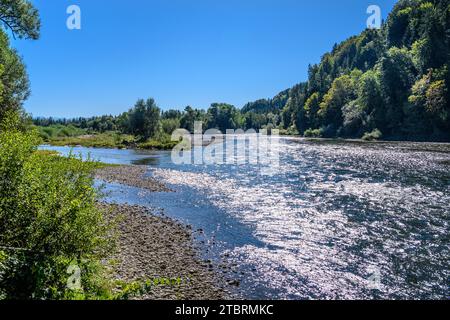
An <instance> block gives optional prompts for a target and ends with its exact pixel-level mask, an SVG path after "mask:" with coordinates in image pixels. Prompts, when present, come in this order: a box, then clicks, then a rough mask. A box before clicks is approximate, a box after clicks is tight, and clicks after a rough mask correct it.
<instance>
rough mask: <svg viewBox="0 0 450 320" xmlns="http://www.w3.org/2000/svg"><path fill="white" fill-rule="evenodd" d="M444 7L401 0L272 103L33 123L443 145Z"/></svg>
mask: <svg viewBox="0 0 450 320" xmlns="http://www.w3.org/2000/svg"><path fill="white" fill-rule="evenodd" d="M449 8H450V7H449V3H448V0H401V1H399V2H398V3H397V4H396V5H395V7H394V9H393V11H392V12H391V13H390V14H389V16H388V18H387V20H386V21H385V22H384V23H383V25H382V27H381V29H367V30H364V31H363V32H362V33H361V34H359V35H358V36H353V37H350V38H349V39H347V40H345V41H343V42H342V43H339V44H336V45H334V47H333V49H332V50H331V52H328V53H325V54H324V55H323V56H322V59H321V62H320V63H318V64H315V65H310V66H309V69H308V80H307V81H306V82H304V83H299V84H297V85H295V86H294V87H292V88H290V89H287V90H284V91H283V92H281V93H279V94H278V95H277V96H275V97H274V98H272V99H260V100H257V101H254V102H250V103H248V104H246V105H245V106H244V107H243V108H241V109H238V108H236V107H235V106H233V105H230V104H226V103H214V104H212V105H211V106H210V108H208V109H207V110H203V109H195V108H192V107H186V109H185V110H184V111H177V110H169V111H161V110H160V109H159V108H158V107H157V106H156V104H155V101H154V100H153V99H149V100H147V101H143V100H139V101H138V102H137V103H136V105H135V106H134V107H133V108H131V109H130V110H129V111H128V112H125V113H123V114H121V115H119V116H115V117H113V116H101V117H93V118H88V119H86V118H80V119H71V120H66V119H62V120H61V119H59V120H55V119H34V122H35V123H36V124H39V125H48V124H51V123H53V122H56V123H64V124H72V125H74V126H76V127H81V128H86V129H90V130H93V131H100V132H103V131H107V130H118V131H121V132H123V133H131V134H138V135H140V136H142V137H144V138H148V137H150V136H152V135H155V134H156V133H157V132H161V131H162V132H165V133H167V134H170V133H171V132H172V131H173V130H174V129H175V128H178V127H179V128H184V129H187V130H189V131H192V130H193V123H194V121H203V123H204V124H205V126H204V129H208V128H217V129H220V130H221V131H222V132H225V130H226V129H236V128H243V129H250V128H252V129H257V130H258V129H261V128H279V129H280V130H282V132H284V133H290V134H300V135H304V136H312V137H329V138H332V137H342V138H361V137H363V136H364V137H367V138H381V137H383V138H385V139H398V140H438V141H450V103H449V101H450V97H449V90H448V83H449V82H450V78H449V77H450V71H449V61H450V49H449V48H450V25H449V24H450V17H449V15H450V9H449Z"/></svg>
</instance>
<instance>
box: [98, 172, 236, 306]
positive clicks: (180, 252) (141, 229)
mask: <svg viewBox="0 0 450 320" xmlns="http://www.w3.org/2000/svg"><path fill="white" fill-rule="evenodd" d="M147 170H148V169H147V167H146V166H136V165H122V166H104V167H100V168H99V169H97V170H96V171H95V178H96V179H100V180H103V181H105V182H109V183H119V184H123V185H127V186H133V187H137V188H141V189H146V190H148V191H151V192H171V190H170V189H169V188H168V187H167V186H165V185H164V184H163V183H161V182H160V181H157V180H156V179H154V178H152V177H150V176H148V175H147ZM98 206H99V207H100V208H101V209H103V210H104V211H105V212H107V214H108V217H110V218H111V219H115V218H119V219H118V221H119V223H118V253H117V255H116V256H115V257H114V260H116V261H117V264H116V266H115V268H114V269H115V277H116V279H117V280H122V281H127V282H130V281H148V280H149V281H150V282H151V283H154V286H153V287H152V290H151V291H150V292H149V293H148V294H146V295H144V296H142V297H140V299H169V300H180V299H187V300H210V299H226V298H227V297H229V296H230V294H229V293H228V292H227V290H226V288H225V287H226V281H225V280H224V279H222V278H221V277H220V276H219V274H218V273H216V272H215V271H214V267H213V265H212V264H211V262H206V261H202V259H201V258H200V253H199V252H198V249H197V248H195V246H194V242H193V237H194V232H193V231H192V229H191V227H190V226H185V225H183V224H181V223H179V222H177V221H175V220H172V219H170V218H168V217H165V216H164V214H161V213H160V212H159V211H158V214H156V211H157V210H156V209H149V208H146V207H141V206H132V205H128V204H120V205H119V204H105V203H99V204H98Z"/></svg>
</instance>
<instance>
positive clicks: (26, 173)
mask: <svg viewBox="0 0 450 320" xmlns="http://www.w3.org/2000/svg"><path fill="white" fill-rule="evenodd" d="M39 143H40V139H39V137H38V134H37V132H36V131H34V130H31V131H25V132H23V131H21V130H18V129H17V117H15V118H11V117H7V118H6V120H5V121H3V124H2V130H1V132H0V249H1V250H2V254H1V255H2V261H1V263H0V292H1V295H2V296H4V297H6V298H8V299H31V298H34V299H41V298H49V299H62V298H80V297H83V298H92V297H96V296H98V295H101V294H103V293H104V292H107V290H109V289H108V288H107V286H106V284H107V282H105V277H104V275H103V273H104V272H105V270H104V266H103V265H102V264H101V263H100V261H101V260H102V259H105V258H107V257H108V255H109V254H110V252H111V250H112V249H113V248H114V241H113V238H112V236H113V234H112V225H111V223H110V222H108V221H107V220H106V219H105V218H104V213H103V212H101V211H99V210H98V209H97V208H96V206H95V204H96V201H97V191H96V189H95V188H94V186H93V175H92V170H93V169H94V168H95V167H96V166H95V165H94V164H93V163H92V162H89V161H87V162H82V161H80V160H79V159H77V158H75V157H74V156H70V157H69V158H67V159H66V158H61V157H57V156H54V155H48V154H46V153H42V152H36V150H37V146H38V144H39ZM71 264H76V265H77V266H78V267H79V268H80V269H81V284H82V288H83V290H82V291H79V292H77V293H76V294H75V292H73V291H71V290H69V289H68V288H67V279H68V274H67V268H68V267H69V266H70V265H71Z"/></svg>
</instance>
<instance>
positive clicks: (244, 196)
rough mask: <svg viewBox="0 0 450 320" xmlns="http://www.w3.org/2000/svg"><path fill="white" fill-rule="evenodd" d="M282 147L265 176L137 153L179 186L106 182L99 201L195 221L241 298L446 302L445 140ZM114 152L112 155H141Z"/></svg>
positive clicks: (290, 142)
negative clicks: (156, 189)
mask: <svg viewBox="0 0 450 320" xmlns="http://www.w3.org/2000/svg"><path fill="white" fill-rule="evenodd" d="M281 143H282V149H283V152H281V160H280V163H281V166H280V168H278V170H277V171H275V174H274V175H271V176H266V175H261V174H260V172H261V171H260V170H259V168H258V167H257V166H252V165H242V166H239V167H234V166H227V165H217V166H202V165H185V166H175V165H173V164H172V163H171V161H170V154H169V153H156V154H153V155H148V154H147V155H146V157H147V158H149V159H150V158H151V159H157V160H149V161H150V162H148V163H147V164H148V165H151V166H152V173H153V175H154V176H156V177H158V178H160V179H162V180H164V181H166V183H168V184H170V185H171V187H172V188H174V189H175V190H176V191H177V192H176V193H175V194H163V193H162V194H143V193H142V192H141V193H140V195H137V192H136V190H132V188H131V189H130V188H123V187H120V186H112V185H110V186H109V188H110V191H111V194H110V196H109V199H110V200H115V201H129V202H133V203H139V204H144V205H151V206H157V207H162V208H164V209H165V211H166V213H167V214H168V215H170V216H173V217H175V218H179V219H181V220H183V221H186V222H188V223H191V224H192V225H194V227H195V228H202V229H203V230H204V233H203V235H202V237H203V238H204V239H203V240H204V241H205V242H206V243H209V251H208V252H209V253H206V254H207V255H208V254H209V255H210V256H211V257H216V258H217V257H219V256H222V257H223V256H225V257H226V258H227V260H231V262H232V263H235V264H236V265H237V267H236V270H234V273H233V277H239V278H240V280H241V286H240V290H241V292H242V294H243V296H244V297H246V298H286V299H308V298H332V299H333V298H357V299H360V298H449V293H448V292H449V290H448V289H449V287H448V284H449V280H450V278H449V276H450V270H449V253H450V241H449V234H450V233H449V231H450V230H449V203H450V170H449V167H448V163H449V162H450V145H448V144H429V143H360V142H344V141H305V140H302V139H283V140H282V142H281ZM116 152H118V153H120V154H121V156H117V154H116ZM122 152H131V151H120V152H119V151H111V153H112V155H111V158H112V159H113V160H112V161H115V160H117V159H118V158H120V159H121V161H125V160H124V159H126V158H127V157H129V158H130V159H129V160H128V161H129V162H130V163H131V162H132V161H146V160H143V159H145V157H144V158H142V159H137V158H136V157H140V156H141V155H139V154H132V155H130V154H129V153H127V154H123V153H122ZM105 157H106V158H108V155H105ZM121 157H123V158H121ZM152 161H155V162H153V163H152ZM110 162H111V161H110ZM226 276H228V275H226ZM230 277H231V276H230Z"/></svg>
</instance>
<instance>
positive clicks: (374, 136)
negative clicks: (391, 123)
mask: <svg viewBox="0 0 450 320" xmlns="http://www.w3.org/2000/svg"><path fill="white" fill-rule="evenodd" d="M382 136H383V134H382V133H381V131H380V130H378V129H375V130H373V131H372V132H366V133H365V134H364V135H363V137H362V139H363V140H364V141H374V140H379V139H381V137H382Z"/></svg>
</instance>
